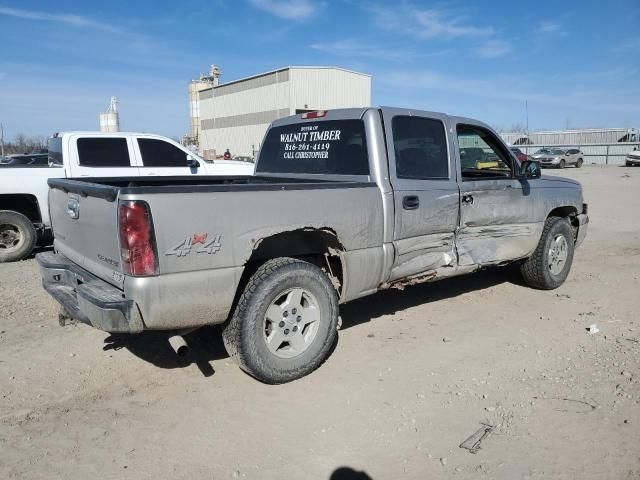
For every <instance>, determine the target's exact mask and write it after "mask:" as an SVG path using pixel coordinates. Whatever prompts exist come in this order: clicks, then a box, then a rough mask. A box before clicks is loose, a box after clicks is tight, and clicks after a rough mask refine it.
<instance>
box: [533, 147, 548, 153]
mask: <svg viewBox="0 0 640 480" xmlns="http://www.w3.org/2000/svg"><path fill="white" fill-rule="evenodd" d="M546 153H551V150H549V149H548V148H541V149H540V150H538V151H537V152H536V153H534V155H541V154H546Z"/></svg>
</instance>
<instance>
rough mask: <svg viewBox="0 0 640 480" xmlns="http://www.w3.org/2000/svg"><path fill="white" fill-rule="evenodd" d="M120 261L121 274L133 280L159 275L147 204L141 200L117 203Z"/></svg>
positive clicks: (151, 222)
mask: <svg viewBox="0 0 640 480" xmlns="http://www.w3.org/2000/svg"><path fill="white" fill-rule="evenodd" d="M118 224H119V227H120V258H121V259H122V270H123V271H124V273H127V274H129V275H134V276H136V277H144V276H148V275H155V274H156V273H158V255H157V252H156V239H155V237H154V233H153V221H152V219H151V211H150V210H149V205H148V204H147V202H143V201H140V200H134V201H126V202H120V206H119V208H118Z"/></svg>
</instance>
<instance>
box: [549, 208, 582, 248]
mask: <svg viewBox="0 0 640 480" xmlns="http://www.w3.org/2000/svg"><path fill="white" fill-rule="evenodd" d="M549 217H560V218H566V219H568V220H569V223H571V228H573V239H574V241H575V240H576V238H577V235H578V228H579V227H580V225H579V223H578V209H577V208H576V207H574V206H572V205H565V206H562V207H556V208H554V209H553V210H551V211H550V212H549V214H548V215H547V218H549Z"/></svg>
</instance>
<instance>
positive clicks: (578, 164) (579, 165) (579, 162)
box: [576, 158, 582, 168]
mask: <svg viewBox="0 0 640 480" xmlns="http://www.w3.org/2000/svg"><path fill="white" fill-rule="evenodd" d="M581 166H582V159H581V158H579V159H578V161H577V162H576V168H580V167H581Z"/></svg>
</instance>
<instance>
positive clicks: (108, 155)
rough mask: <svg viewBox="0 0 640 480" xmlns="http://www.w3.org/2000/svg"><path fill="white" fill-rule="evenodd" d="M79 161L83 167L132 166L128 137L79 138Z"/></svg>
mask: <svg viewBox="0 0 640 480" xmlns="http://www.w3.org/2000/svg"><path fill="white" fill-rule="evenodd" d="M78 162H79V163H80V165H81V166H83V167H130V166H131V160H130V159H129V149H128V147H127V139H126V138H79V139H78Z"/></svg>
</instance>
